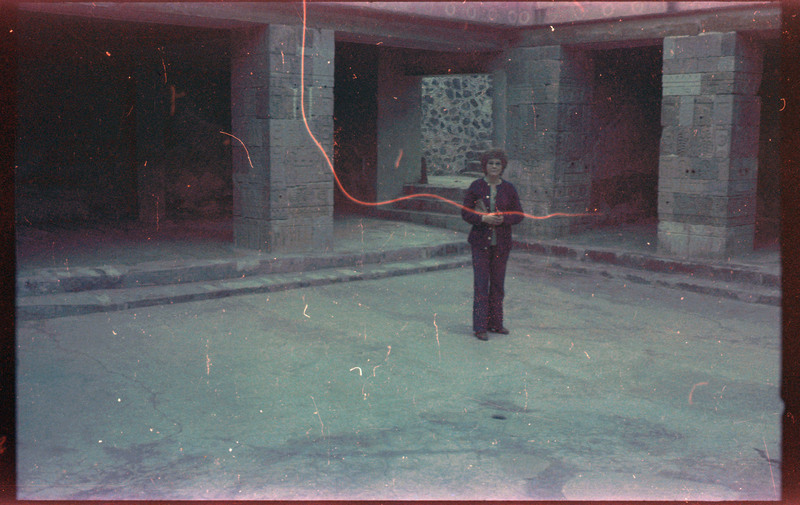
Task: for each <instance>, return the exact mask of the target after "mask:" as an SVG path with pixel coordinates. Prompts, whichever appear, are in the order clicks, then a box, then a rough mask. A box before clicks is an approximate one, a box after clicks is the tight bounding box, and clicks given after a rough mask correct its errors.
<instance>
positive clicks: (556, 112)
mask: <svg viewBox="0 0 800 505" xmlns="http://www.w3.org/2000/svg"><path fill="white" fill-rule="evenodd" d="M507 59H508V62H509V63H508V64H507V69H506V72H507V80H508V84H507V96H506V103H507V109H508V111H507V118H508V119H507V121H508V124H507V132H508V133H507V140H506V149H507V151H508V156H509V168H508V170H509V175H508V178H509V180H513V181H514V182H515V185H516V186H517V189H518V190H519V193H520V199H521V200H522V207H523V209H525V211H526V212H530V213H532V214H535V215H547V214H550V213H555V212H563V213H585V212H586V210H587V208H588V205H589V186H590V170H589V165H590V163H591V160H592V155H593V148H592V139H593V133H592V131H593V125H592V107H591V105H592V104H591V99H592V84H593V66H592V62H591V60H590V59H589V58H588V57H587V55H586V54H585V52H582V51H577V50H576V51H572V50H567V49H565V48H563V47H561V46H540V47H524V48H516V49H513V50H511V51H509V52H508V53H507ZM587 225H588V223H587V220H586V219H584V218H582V217H580V216H578V217H571V216H570V217H566V216H563V217H562V216H559V217H553V218H551V219H543V220H532V219H526V220H524V221H523V222H522V224H520V225H519V227H518V231H519V233H520V234H521V235H524V236H533V237H541V238H555V237H560V236H565V235H569V234H570V233H574V232H577V231H579V230H581V229H583V228H585V227H586V226H587Z"/></svg>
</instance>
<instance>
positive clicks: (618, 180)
mask: <svg viewBox="0 0 800 505" xmlns="http://www.w3.org/2000/svg"><path fill="white" fill-rule="evenodd" d="M592 56H593V59H594V63H595V79H594V101H593V107H592V113H593V117H594V124H595V132H596V136H595V139H594V140H595V149H594V153H595V155H594V163H593V164H592V165H591V178H592V182H591V192H590V208H591V209H592V210H595V211H596V212H598V213H599V214H600V215H599V217H598V219H597V221H596V225H597V226H620V225H624V224H629V223H636V224H640V225H646V226H651V227H653V229H655V225H656V224H657V220H658V161H659V143H660V139H661V95H662V91H661V74H662V48H661V47H660V46H647V47H631V48H619V49H608V50H603V51H596V52H594V53H593V55H592Z"/></svg>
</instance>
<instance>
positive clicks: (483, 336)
mask: <svg viewBox="0 0 800 505" xmlns="http://www.w3.org/2000/svg"><path fill="white" fill-rule="evenodd" d="M475 336H476V337H478V340H489V336H488V335H486V332H485V331H476V332H475Z"/></svg>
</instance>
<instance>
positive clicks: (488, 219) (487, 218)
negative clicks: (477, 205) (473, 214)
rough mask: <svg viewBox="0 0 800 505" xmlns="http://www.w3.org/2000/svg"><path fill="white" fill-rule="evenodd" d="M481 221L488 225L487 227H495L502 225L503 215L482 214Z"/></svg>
mask: <svg viewBox="0 0 800 505" xmlns="http://www.w3.org/2000/svg"><path fill="white" fill-rule="evenodd" d="M481 221H483V222H484V223H486V224H488V225H489V226H497V225H500V224H503V215H502V214H484V215H483V216H481Z"/></svg>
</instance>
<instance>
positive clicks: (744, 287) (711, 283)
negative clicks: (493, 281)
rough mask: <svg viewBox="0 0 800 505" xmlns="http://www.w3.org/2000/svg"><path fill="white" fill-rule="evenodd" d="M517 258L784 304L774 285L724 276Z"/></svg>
mask: <svg viewBox="0 0 800 505" xmlns="http://www.w3.org/2000/svg"><path fill="white" fill-rule="evenodd" d="M514 258H515V261H519V262H521V263H522V264H523V265H525V266H526V267H527V268H539V269H545V270H546V271H548V273H550V274H552V275H558V276H561V275H585V276H589V275H593V276H602V277H604V278H607V279H617V280H618V281H620V282H622V283H636V284H646V285H650V286H654V287H661V288H668V289H675V290H678V291H683V292H693V293H700V294H704V295H709V296H717V297H720V298H727V299H731V300H738V301H741V302H747V303H758V304H763V305H775V306H780V305H781V298H782V297H781V290H780V288H777V287H774V286H766V285H754V284H752V283H749V282H742V281H730V280H722V279H717V280H714V279H707V278H701V277H694V276H686V275H673V274H669V273H664V272H657V271H650V270H642V269H641V268H630V267H627V266H620V265H613V266H612V265H610V264H608V263H594V262H591V261H581V260H577V259H571V258H569V257H566V256H560V257H552V256H542V255H539V254H535V253H531V252H530V251H527V252H525V253H523V254H519V253H517V254H516V255H515V256H514Z"/></svg>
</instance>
